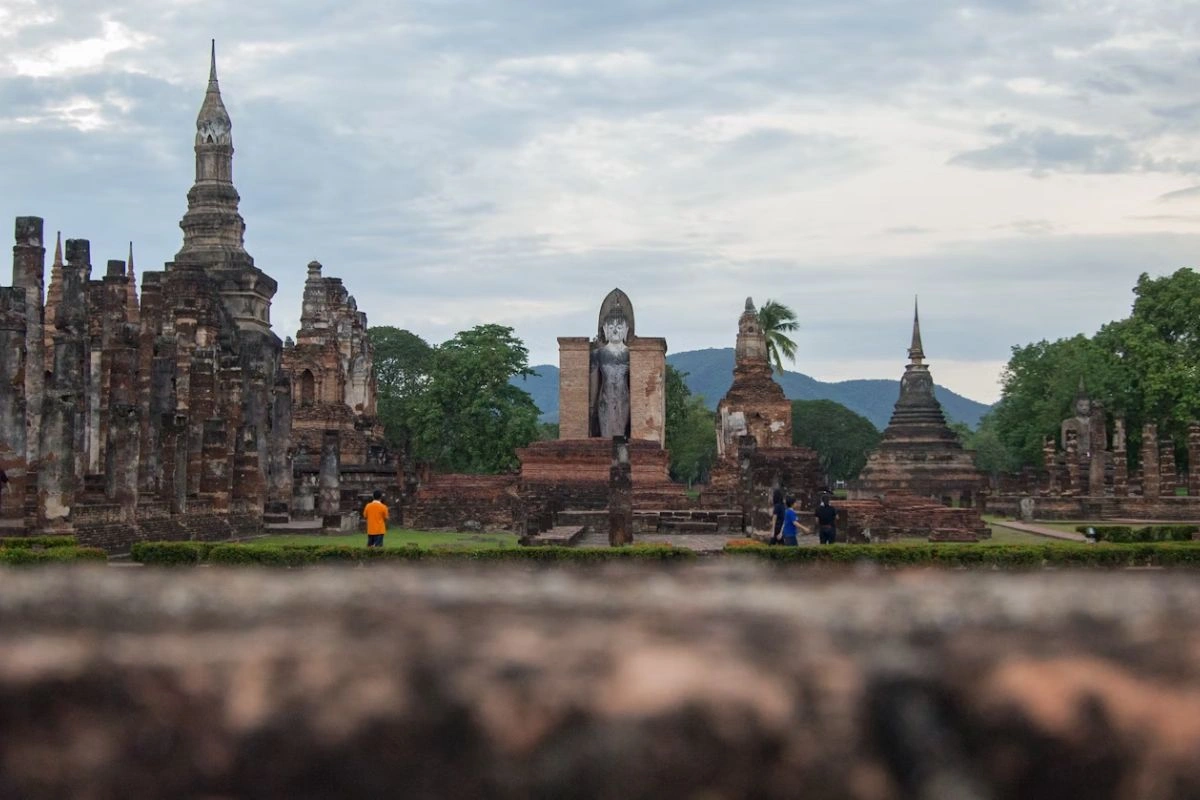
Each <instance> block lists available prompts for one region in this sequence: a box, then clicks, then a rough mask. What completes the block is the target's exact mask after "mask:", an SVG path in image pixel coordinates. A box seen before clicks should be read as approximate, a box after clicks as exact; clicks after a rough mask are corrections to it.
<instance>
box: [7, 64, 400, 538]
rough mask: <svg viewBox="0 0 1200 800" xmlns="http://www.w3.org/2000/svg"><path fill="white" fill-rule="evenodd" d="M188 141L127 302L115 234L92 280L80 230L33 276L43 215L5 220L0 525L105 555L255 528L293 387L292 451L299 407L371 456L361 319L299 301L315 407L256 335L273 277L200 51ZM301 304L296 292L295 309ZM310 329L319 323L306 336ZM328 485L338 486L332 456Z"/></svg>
mask: <svg viewBox="0 0 1200 800" xmlns="http://www.w3.org/2000/svg"><path fill="white" fill-rule="evenodd" d="M194 149H195V159H196V160H195V166H196V173H195V174H196V178H195V183H194V185H193V186H192V188H191V190H190V191H189V192H188V194H187V200H188V204H187V211H186V213H185V214H184V216H183V219H182V220H181V221H180V223H179V225H180V228H181V229H182V231H183V245H182V247H181V248H180V250H179V252H178V253H177V254H176V255H175V257H174V259H173V260H171V261H169V262H167V263H166V264H165V266H164V268H163V269H162V270H160V271H150V272H146V273H145V274H144V275H143V276H142V287H141V294H140V298H139V295H138V292H137V286H136V278H135V276H134V271H133V253H132V245H131V248H130V253H129V257H128V259H127V260H124V261H122V260H110V261H108V262H107V264H106V265H105V267H104V269H103V272H98V273H97V274H93V266H92V262H91V248H90V245H89V243H88V241H87V240H84V239H67V240H66V242H65V246H64V243H63V242H61V240H58V241H56V243H55V254H54V260H53V264H52V266H51V272H50V285H49V287H45V284H44V269H45V254H46V250H45V231H44V225H43V221H42V219H41V218H38V217H18V218H17V221H16V227H15V244H14V247H13V286H12V287H7V288H0V353H3V356H4V358H3V360H2V363H0V467H2V468H3V469H4V470H5V471H6V473H7V475H8V477H9V480H10V483H9V485H8V487H7V489H8V490H7V491H5V492H4V493H3V495H0V499H2V501H3V502H2V505H0V520H2V522H0V527H3V528H4V531H5V532H6V533H17V534H21V533H33V532H38V533H75V534H76V535H77V536H79V538H80V539H81V540H82V541H83V542H85V543H87V544H95V545H99V546H103V547H106V548H109V549H123V548H127V547H128V546H129V544H130V543H131V542H132V541H136V540H137V539H142V538H153V539H179V538H183V539H187V538H196V539H215V538H226V537H229V536H231V535H236V534H243V533H257V532H259V531H260V530H261V528H262V524H263V515H264V509H267V508H270V510H271V512H272V515H273V516H274V517H275V518H283V519H286V518H287V517H288V515H289V513H290V510H291V507H292V505H293V491H294V483H295V482H294V481H293V464H292V460H293V455H294V454H295V449H296V445H297V443H296V442H294V441H293V432H292V427H293V416H294V415H293V395H294V394H295V393H296V389H297V388H298V389H299V394H300V396H301V408H300V410H299V415H298V416H299V419H300V425H299V431H300V432H301V435H300V440H301V441H300V444H301V446H302V447H304V448H307V447H311V446H312V445H311V440H312V439H313V438H314V436H315V434H314V433H313V432H312V428H313V423H314V419H316V420H318V422H317V424H320V425H323V426H324V428H323V430H322V432H321V434H320V436H321V438H322V439H325V438H326V437H328V435H329V434H330V433H332V434H333V438H334V441H335V442H337V445H336V448H335V449H336V453H335V455H336V456H337V457H339V458H340V459H341V460H343V461H344V462H345V463H347V464H348V465H350V466H354V465H359V464H361V465H366V464H368V463H370V462H372V461H374V463H375V465H376V466H378V465H382V464H384V463H385V462H387V460H388V459H387V456H385V455H384V454H382V453H381V452H379V451H378V450H376V449H373V448H375V442H376V439H374V438H372V436H373V433H374V432H375V430H376V428H375V427H374V423H373V422H371V421H370V419H371V415H372V414H373V413H374V399H373V398H374V387H373V385H372V384H371V379H370V372H371V364H370V350H369V347H368V346H366V344H365V341H366V340H365V327H366V319H365V317H364V316H363V315H361V314H359V313H358V312H357V310H356V309H354V308H353V300H352V298H351V299H349V300H347V299H346V297H345V293H344V290H343V291H342V293H341V294H339V293H338V291H337V290H336V288H331V285H330V284H328V283H323V284H320V288H319V289H318V290H314V291H315V292H316V293H320V292H321V291H324V292H325V294H326V295H328V297H329V298H330V300H329V302H327V303H326V304H325V305H320V304H316V305H314V307H313V309H312V313H310V314H307V315H306V317H305V319H306V325H305V327H304V328H303V329H302V332H301V337H300V338H301V344H297V345H296V346H295V347H294V348H291V349H292V350H293V356H292V358H293V360H294V361H295V363H296V365H301V364H304V365H306V369H307V365H308V364H310V363H311V364H313V365H316V366H317V368H318V370H317V372H319V375H320V378H319V380H321V381H328V385H329V387H330V389H329V392H330V394H329V396H328V398H327V397H325V396H324V395H323V396H322V401H325V400H327V399H328V400H329V401H330V402H328V403H324V402H323V404H322V405H321V406H320V407H318V406H317V405H316V404H315V403H314V404H312V406H309V405H305V403H304V401H305V400H306V399H307V398H306V396H305V394H304V392H305V389H306V387H307V386H308V384H307V383H306V379H305V378H304V377H303V375H302V376H301V377H300V378H298V379H297V378H293V377H292V376H291V375H289V373H288V372H287V368H286V365H285V363H284V360H283V345H282V342H281V341H280V339H279V337H278V336H276V335H275V333H274V332H273V331H272V330H271V317H270V310H271V300H272V297H273V296H274V295H275V291H276V288H277V285H276V282H275V280H274V279H273V278H271V277H270V276H268V275H267V274H266V273H265V272H263V271H262V270H261V269H259V268H258V267H257V266H256V265H255V263H254V259H253V258H252V257H251V256H250V254H249V253H247V252H246V249H245V246H244V232H245V222H244V221H243V219H242V217H241V215H240V213H239V211H238V203H239V200H240V198H239V195H238V192H237V189H236V188H235V187H234V184H233V152H234V148H233V138H232V123H231V121H230V118H229V114H228V112H227V111H226V109H225V105H224V102H223V101H222V98H221V90H220V86H219V83H218V81H217V69H216V52H215V45H214V50H213V54H212V60H211V63H210V70H209V79H208V86H207V89H206V92H205V95H204V100H203V102H202V104H201V107H200V112H199V114H198V115H197V119H196V134H195V140H194ZM317 272H318V281H320V280H321V279H320V278H319V268H318V270H317ZM310 277H311V274H310ZM324 280H325V281H330V280H333V279H324ZM339 285H340V282H339ZM308 299H309V298H308V291H307V290H306V311H308V308H307V306H308ZM322 316H324V318H321V317H322ZM323 328H329V329H332V330H334V331H335V333H333V334H331V337H329V338H326V339H322V337H321V335H320V333H319V331H320V330H321V329H323ZM331 342H332V343H333V344H332V345H331V344H330V343H331ZM331 346H332V347H333V349H335V350H336V351H337V354H336V356H337V357H336V358H333V357H332V355H331V352H330V347H331ZM335 361H336V364H335V363H334V362H335ZM309 374H312V375H313V377H314V380H316V379H317V377H316V376H317V373H314V372H312V371H311V370H309ZM331 376H332V377H331ZM321 386H322V389H323V390H324V387H325V386H326V384H325V383H322V384H321ZM335 394H336V397H335ZM335 400H336V402H333V401H335ZM335 405H336V406H342V407H343V408H341V409H335V408H334V407H333V406H335ZM322 414H323V415H324V416H322ZM343 434H344V436H343ZM343 442H344V448H343ZM301 461H302V462H303V459H301ZM374 471H375V473H376V475H375V476H374V477H376V478H377V477H378V473H379V472H380V470H378V469H376V470H374ZM382 471H383V473H386V472H387V470H386V469H383V470H382ZM391 474H392V475H394V469H393V470H392V473H391ZM329 482H330V483H331V484H332V485H333V492H334V493H335V494H336V493H340V492H341V491H343V490H342V489H341V483H342V475H341V473H340V472H339V470H338V468H337V466H335V468H334V470H333V472H332V475H331V478H330V480H329ZM337 510H338V511H340V508H339V509H337Z"/></svg>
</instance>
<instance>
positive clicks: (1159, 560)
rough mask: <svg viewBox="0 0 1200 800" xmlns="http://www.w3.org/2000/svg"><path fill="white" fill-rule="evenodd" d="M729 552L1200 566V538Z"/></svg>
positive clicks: (1020, 564)
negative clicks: (1191, 540) (1166, 540)
mask: <svg viewBox="0 0 1200 800" xmlns="http://www.w3.org/2000/svg"><path fill="white" fill-rule="evenodd" d="M725 552H727V553H734V554H738V555H748V556H753V557H756V558H761V559H764V560H767V561H774V562H782V563H796V564H819V563H825V564H839V563H840V564H845V563H854V562H859V561H870V562H873V563H876V564H882V565H895V566H918V565H919V566H946V567H1015V568H1033V567H1042V566H1052V567H1057V566H1087V567H1138V566H1161V567H1168V566H1170V567H1175V566H1188V567H1200V543H1196V544H1192V543H1187V544H1184V543H1182V542H1180V543H1175V542H1170V543H1138V544H1117V543H1101V544H1085V543H1075V542H1055V543H1053V544H965V545H964V544H928V545H886V544H876V545H833V546H831V547H768V546H766V545H763V544H759V543H754V544H738V545H733V546H730V545H726V548H725Z"/></svg>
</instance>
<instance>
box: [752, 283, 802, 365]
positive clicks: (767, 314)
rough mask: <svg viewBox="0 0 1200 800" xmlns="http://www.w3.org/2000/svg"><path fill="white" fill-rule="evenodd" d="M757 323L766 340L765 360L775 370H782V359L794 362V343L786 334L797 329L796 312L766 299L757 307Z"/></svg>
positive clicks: (798, 326)
mask: <svg viewBox="0 0 1200 800" xmlns="http://www.w3.org/2000/svg"><path fill="white" fill-rule="evenodd" d="M758 324H759V326H760V327H761V328H762V332H763V336H764V337H765V338H766V340H767V360H768V361H770V362H771V365H772V367H774V369H775V371H776V372H783V359H785V358H786V359H787V360H788V361H791V362H792V363H795V362H796V343H795V342H794V341H792V339H791V337H789V336H788V334H789V333H791V332H792V331H794V330H799V328H800V323H798V322H796V312H795V311H792V310H791V309H790V308H788V307H787V306H785V305H784V304H783V303H778V302H776V301H774V300H768V301H767V302H765V303H763V304H762V308H760V309H758Z"/></svg>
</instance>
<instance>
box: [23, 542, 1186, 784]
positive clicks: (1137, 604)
mask: <svg viewBox="0 0 1200 800" xmlns="http://www.w3.org/2000/svg"><path fill="white" fill-rule="evenodd" d="M798 575H799V576H801V579H800V580H797V577H798ZM829 575H833V576H835V577H833V578H830V577H828V576H829ZM350 577H351V576H350V574H349V573H348V572H346V571H342V570H334V569H329V570H312V571H307V572H306V573H305V575H304V579H303V580H297V579H296V577H295V576H291V575H283V574H280V573H258V572H251V571H236V572H225V571H220V570H215V569H214V570H197V571H191V572H184V573H169V574H168V573H166V572H154V571H149V570H147V571H144V572H139V573H138V574H133V575H131V574H129V573H123V574H117V573H115V572H114V571H112V570H103V569H99V570H90V571H89V570H76V571H45V572H39V573H38V574H37V575H34V574H21V573H15V574H12V575H9V576H6V578H5V581H4V582H3V583H2V584H0V642H2V644H3V647H2V648H0V652H3V657H0V719H2V720H3V724H4V731H5V736H4V737H2V738H0V763H2V764H3V765H4V768H3V770H2V771H0V794H3V795H4V796H12V797H78V798H85V800H86V798H101V797H138V798H146V799H147V800H151V799H153V798H176V797H234V796H239V797H240V796H244V797H251V796H253V797H290V798H307V797H329V796H337V797H346V798H355V797H382V796H395V797H494V798H507V797H513V798H516V797H566V796H572V797H580V796H587V797H601V798H661V797H761V798H773V797H779V798H784V797H786V798H792V797H806V798H856V799H857V800H893V799H896V800H898V799H899V798H942V797H945V798H956V799H957V800H981V799H982V798H1004V797H1020V798H1024V799H1026V800H1042V798H1046V800H1051V799H1053V800H1057V799H1058V798H1063V797H1097V798H1107V799H1108V800H1125V799H1126V798H1128V799H1129V800H1133V799H1134V798H1139V799H1144V798H1185V797H1194V796H1196V795H1197V794H1198V793H1200V760H1197V759H1196V758H1195V754H1196V752H1198V751H1200V723H1198V720H1200V708H1197V702H1198V701H1197V696H1200V587H1198V586H1197V584H1196V582H1195V581H1194V580H1192V579H1191V578H1188V577H1185V576H1173V575H1170V574H1165V575H1164V574H1161V573H1159V574H1155V575H1147V574H1135V573H1125V574H1115V575H1110V576H1108V577H1106V578H1105V579H1104V581H1103V582H1098V581H1096V579H1095V575H1075V574H1071V573H1062V572H1057V573H1055V574H1053V575H1044V576H1041V575H1032V576H1019V575H989V574H980V573H973V574H969V575H963V574H958V575H955V574H947V573H938V572H932V573H931V572H928V571H918V572H916V573H911V574H910V573H891V574H886V573H885V574H879V573H861V574H858V579H857V580H851V579H847V578H848V573H843V572H835V573H824V572H820V571H809V572H804V573H792V572H787V573H781V572H778V571H771V570H756V569H751V568H749V567H748V566H747V567H743V568H738V567H736V566H721V567H716V566H700V567H694V568H680V569H673V570H663V569H661V568H657V569H647V570H632V569H604V570H601V571H599V572H597V573H579V572H567V571H561V570H556V571H553V572H540V571H533V572H531V571H529V570H523V569H513V570H488V571H486V572H474V571H466V570H461V571H458V570H456V571H450V570H441V569H431V568H424V569H419V570H399V569H396V570H392V569H386V568H375V569H369V570H360V571H356V572H355V573H354V575H353V579H352V580H351V579H350ZM65 760H69V763H70V766H71V768H70V769H64V768H63V763H64V761H65Z"/></svg>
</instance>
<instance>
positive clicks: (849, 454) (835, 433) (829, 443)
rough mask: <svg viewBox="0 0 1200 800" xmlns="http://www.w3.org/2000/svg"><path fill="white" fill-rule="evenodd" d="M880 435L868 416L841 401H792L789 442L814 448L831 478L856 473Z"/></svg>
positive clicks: (852, 476)
mask: <svg viewBox="0 0 1200 800" xmlns="http://www.w3.org/2000/svg"><path fill="white" fill-rule="evenodd" d="M881 436H882V434H881V433H880V432H879V431H878V429H876V427H875V426H874V425H872V424H871V420H869V419H867V418H866V417H864V416H861V415H859V414H855V413H854V412H853V411H851V410H850V409H848V408H846V407H845V406H844V405H842V404H841V403H835V402H834V401H832V400H793V401H792V444H795V445H798V446H801V447H808V448H811V449H813V450H816V451H817V455H818V456H820V458H821V467H822V469H824V470H825V473H826V474H827V475H828V476H829V480H831V481H844V480H851V479H852V478H855V477H857V476H858V473H859V472H861V471H862V468H863V467H864V466H865V465H866V463H867V455H868V454H869V453H870V452H871V451H872V450H874V449H875V447H876V446H877V445H878V444H879V439H880V437H881Z"/></svg>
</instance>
